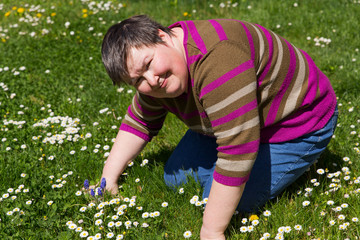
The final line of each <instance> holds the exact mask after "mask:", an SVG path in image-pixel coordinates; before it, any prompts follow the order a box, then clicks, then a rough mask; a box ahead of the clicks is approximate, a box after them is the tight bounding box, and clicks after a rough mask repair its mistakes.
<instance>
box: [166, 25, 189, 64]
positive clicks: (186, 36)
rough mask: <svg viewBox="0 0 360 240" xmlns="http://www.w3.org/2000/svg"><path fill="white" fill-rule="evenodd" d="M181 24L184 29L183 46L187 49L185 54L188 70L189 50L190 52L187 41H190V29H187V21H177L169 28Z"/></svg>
mask: <svg viewBox="0 0 360 240" xmlns="http://www.w3.org/2000/svg"><path fill="white" fill-rule="evenodd" d="M179 25H180V26H181V28H182V30H183V31H184V42H183V46H184V49H185V54H186V59H187V62H188V70H189V71H190V64H189V60H188V59H189V52H188V49H187V42H188V36H189V33H188V29H187V26H186V23H185V22H183V21H181V22H176V23H174V24H171V25H170V26H169V28H174V27H178V26H179Z"/></svg>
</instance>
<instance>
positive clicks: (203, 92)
mask: <svg viewBox="0 0 360 240" xmlns="http://www.w3.org/2000/svg"><path fill="white" fill-rule="evenodd" d="M253 66H254V65H253V61H252V60H249V61H247V62H244V63H242V64H240V65H239V66H237V67H236V68H234V69H232V70H230V71H229V72H227V73H225V74H224V75H222V76H221V77H219V78H218V79H216V80H215V81H213V82H211V83H209V84H208V85H206V86H205V87H204V88H203V89H201V92H200V96H199V99H201V98H202V97H203V96H204V95H206V94H208V93H209V92H211V91H213V90H214V89H216V88H218V87H219V86H221V85H223V84H224V83H226V82H227V81H229V80H230V79H232V78H233V77H235V76H237V75H239V74H240V73H242V72H245V71H246V70H248V69H250V68H252V67H253Z"/></svg>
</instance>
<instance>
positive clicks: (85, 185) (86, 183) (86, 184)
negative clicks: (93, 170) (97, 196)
mask: <svg viewBox="0 0 360 240" xmlns="http://www.w3.org/2000/svg"><path fill="white" fill-rule="evenodd" d="M89 185H90V184H89V180H87V179H85V181H84V187H85V189H89Z"/></svg>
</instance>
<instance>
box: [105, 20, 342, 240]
mask: <svg viewBox="0 0 360 240" xmlns="http://www.w3.org/2000/svg"><path fill="white" fill-rule="evenodd" d="M102 57H103V63H104V66H105V68H106V70H107V72H108V74H109V76H110V78H111V79H112V81H113V83H114V84H120V83H126V84H129V85H132V86H134V87H135V88H136V90H137V92H136V94H135V96H134V98H133V101H132V104H131V105H130V106H129V108H128V112H127V114H126V116H125V118H124V120H123V122H122V124H121V127H120V131H119V133H118V135H117V138H116V141H115V143H114V146H113V147H112V150H111V152H110V155H109V158H108V160H107V162H106V165H105V167H104V170H103V175H102V177H104V178H106V182H107V189H108V190H109V191H111V192H112V193H116V192H117V189H118V185H117V181H118V178H119V176H120V175H121V173H122V172H123V171H124V169H125V168H126V166H127V163H128V162H129V161H131V160H132V159H134V158H135V157H136V156H137V155H138V154H139V153H140V152H141V150H142V149H143V148H144V147H145V145H146V144H147V142H149V141H150V140H151V138H152V137H153V136H155V135H156V134H157V133H158V131H159V130H160V129H161V127H162V124H163V121H164V119H165V117H166V114H167V112H172V113H173V114H175V115H176V116H177V117H178V118H179V119H180V120H182V121H183V122H184V123H185V124H186V125H187V126H188V127H189V130H188V132H187V133H186V134H185V136H184V137H183V138H182V140H181V141H180V143H179V144H178V146H177V147H176V149H175V150H174V152H173V154H172V156H171V157H170V158H169V160H168V161H167V163H166V166H165V176H164V178H165V182H166V183H167V184H168V185H169V186H177V185H179V184H182V183H184V182H186V177H187V176H188V175H191V176H193V177H194V178H195V179H196V180H197V181H199V182H200V184H201V185H202V186H203V188H204V191H203V197H204V198H205V197H208V202H207V205H206V207H205V212H204V216H203V225H202V228H201V232H200V237H201V239H225V237H224V231H225V229H226V227H227V225H228V224H229V222H230V219H231V217H232V215H233V213H234V211H235V210H236V209H237V210H239V211H242V212H251V211H255V210H257V209H258V208H259V207H261V206H262V205H264V203H265V202H266V201H268V200H270V199H272V198H274V197H276V196H277V195H278V194H280V193H281V192H282V191H283V190H284V189H285V188H286V187H287V186H289V185H290V184H291V183H293V182H294V181H295V180H296V179H297V178H298V177H299V176H301V175H302V174H303V173H304V172H305V171H306V170H307V169H308V168H309V167H310V166H311V165H312V163H313V162H314V161H315V160H316V159H317V158H318V157H319V155H320V154H321V152H323V151H324V150H325V148H326V146H327V145H328V143H329V141H330V139H331V136H332V134H333V132H334V130H335V126H336V120H337V111H336V96H335V93H334V91H333V89H332V87H331V84H330V81H329V80H328V78H327V77H326V76H325V75H324V74H323V73H322V72H321V71H320V70H319V69H318V68H317V67H316V65H315V64H314V62H313V60H312V59H311V58H310V57H309V55H308V54H307V53H306V52H304V51H302V50H300V49H297V48H296V47H294V46H293V45H292V44H291V43H289V42H288V41H286V40H285V39H283V38H281V37H280V36H278V35H276V34H275V33H273V32H271V31H269V30H267V29H265V28H264V27H262V26H260V25H257V24H252V23H247V22H243V21H238V20H225V19H218V20H195V21H184V22H177V23H175V24H173V25H171V26H170V27H169V28H166V27H164V26H161V25H160V24H158V23H156V22H155V21H153V20H151V19H149V18H148V17H147V16H134V17H132V18H129V19H127V20H125V21H122V22H121V23H118V24H115V25H114V26H112V27H111V28H110V29H109V30H108V32H107V34H106V35H105V37H104V41H103V45H102ZM245 185H246V187H245Z"/></svg>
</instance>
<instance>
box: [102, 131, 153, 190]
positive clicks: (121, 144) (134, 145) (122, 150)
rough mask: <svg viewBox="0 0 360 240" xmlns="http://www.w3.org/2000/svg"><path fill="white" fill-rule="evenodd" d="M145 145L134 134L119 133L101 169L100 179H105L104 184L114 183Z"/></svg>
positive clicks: (144, 142)
mask: <svg viewBox="0 0 360 240" xmlns="http://www.w3.org/2000/svg"><path fill="white" fill-rule="evenodd" d="M146 144H147V142H146V141H145V140H143V139H142V138H139V137H137V136H136V135H134V134H131V133H128V132H124V131H119V133H118V135H117V136H116V140H115V143H114V145H113V147H112V148H111V151H110V155H109V157H108V158H107V160H106V164H105V166H104V169H103V173H102V177H104V178H106V182H107V183H116V182H117V181H118V178H119V177H120V175H121V174H122V172H123V171H124V170H125V168H126V167H127V164H128V163H129V162H130V161H131V160H133V159H134V158H135V157H136V156H137V155H138V154H139V153H140V152H141V150H143V148H144V147H145V146H146Z"/></svg>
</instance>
